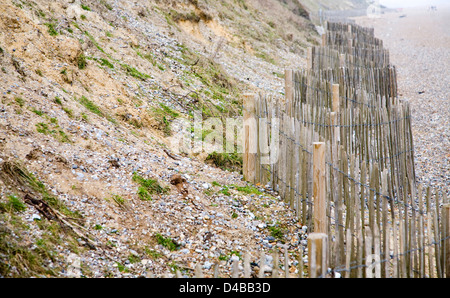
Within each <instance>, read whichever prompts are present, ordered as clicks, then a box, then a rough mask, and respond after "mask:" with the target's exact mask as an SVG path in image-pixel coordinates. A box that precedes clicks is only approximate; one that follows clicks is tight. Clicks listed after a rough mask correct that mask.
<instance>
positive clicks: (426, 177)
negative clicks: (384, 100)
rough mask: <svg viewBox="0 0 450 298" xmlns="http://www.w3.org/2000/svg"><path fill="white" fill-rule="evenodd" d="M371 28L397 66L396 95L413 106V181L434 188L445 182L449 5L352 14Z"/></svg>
mask: <svg viewBox="0 0 450 298" xmlns="http://www.w3.org/2000/svg"><path fill="white" fill-rule="evenodd" d="M356 22H357V24H359V25H362V26H366V27H373V28H374V29H375V36H376V37H378V38H381V39H382V40H383V42H384V46H385V48H387V49H389V52H390V60H391V62H392V64H393V65H394V66H395V67H396V68H397V75H398V89H399V97H400V98H401V99H403V100H406V101H409V102H410V104H411V108H412V114H413V119H412V125H413V136H414V150H415V151H414V154H415V162H416V176H417V181H418V182H421V183H423V184H424V186H431V187H432V188H433V189H434V190H435V192H436V191H437V192H439V191H442V192H446V193H447V195H448V192H449V185H450V172H449V158H450V150H449V149H450V146H449V144H450V142H449V134H450V133H449V119H450V117H449V116H450V110H449V86H450V30H449V28H450V6H446V7H438V9H437V11H430V10H428V9H427V8H425V7H424V8H419V7H417V8H408V9H403V10H399V11H396V12H390V13H385V14H382V15H380V17H379V18H369V17H363V18H356Z"/></svg>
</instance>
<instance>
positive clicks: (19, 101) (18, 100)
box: [14, 97, 25, 108]
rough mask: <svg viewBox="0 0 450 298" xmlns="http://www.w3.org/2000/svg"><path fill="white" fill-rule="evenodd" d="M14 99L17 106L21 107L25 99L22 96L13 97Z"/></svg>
mask: <svg viewBox="0 0 450 298" xmlns="http://www.w3.org/2000/svg"><path fill="white" fill-rule="evenodd" d="M14 101H15V102H16V103H17V104H18V105H19V107H21V108H22V107H23V105H24V104H25V100H23V98H22V97H15V98H14Z"/></svg>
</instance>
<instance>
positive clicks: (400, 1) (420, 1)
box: [375, 0, 450, 7]
mask: <svg viewBox="0 0 450 298" xmlns="http://www.w3.org/2000/svg"><path fill="white" fill-rule="evenodd" d="M375 1H376V0H375ZM379 1H380V4H382V5H384V6H387V7H412V6H430V5H444V4H445V5H448V4H450V0H379Z"/></svg>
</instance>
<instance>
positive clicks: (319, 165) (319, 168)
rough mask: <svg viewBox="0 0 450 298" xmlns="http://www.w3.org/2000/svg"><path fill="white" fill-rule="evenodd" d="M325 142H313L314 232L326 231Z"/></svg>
mask: <svg viewBox="0 0 450 298" xmlns="http://www.w3.org/2000/svg"><path fill="white" fill-rule="evenodd" d="M325 186H326V181H325V143H324V142H315V143H313V195H314V232H315V233H325V234H326V233H327V232H328V227H327V201H326V193H325V191H326V189H325Z"/></svg>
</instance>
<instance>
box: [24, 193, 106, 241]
mask: <svg viewBox="0 0 450 298" xmlns="http://www.w3.org/2000/svg"><path fill="white" fill-rule="evenodd" d="M23 200H24V202H25V203H27V204H29V205H31V206H33V207H34V208H36V210H38V211H39V213H41V214H42V215H43V216H44V217H45V218H47V219H48V220H54V221H56V222H58V224H59V225H60V226H61V227H62V228H63V229H64V230H71V231H72V232H73V233H75V235H77V236H78V237H79V238H81V239H82V240H83V241H84V242H85V243H86V245H87V246H88V247H89V248H91V249H97V248H96V247H97V243H95V241H93V240H91V239H90V238H89V237H88V236H87V235H86V234H87V233H88V231H87V229H86V228H84V227H83V226H81V225H79V224H77V223H74V222H70V221H69V219H70V218H69V217H67V216H65V215H64V214H62V213H61V212H59V211H58V210H55V209H53V208H52V207H51V206H49V205H48V204H47V202H45V201H44V200H40V199H35V198H33V197H32V196H31V195H29V194H25V197H24V198H23Z"/></svg>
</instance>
